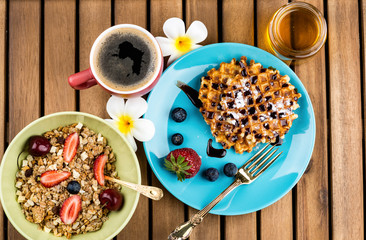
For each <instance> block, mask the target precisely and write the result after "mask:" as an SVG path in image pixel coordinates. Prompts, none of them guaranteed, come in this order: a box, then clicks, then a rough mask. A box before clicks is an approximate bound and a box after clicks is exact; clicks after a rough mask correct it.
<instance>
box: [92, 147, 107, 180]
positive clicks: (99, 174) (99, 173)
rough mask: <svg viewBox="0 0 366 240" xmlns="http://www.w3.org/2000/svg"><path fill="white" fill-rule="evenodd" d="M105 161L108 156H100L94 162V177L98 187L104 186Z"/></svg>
mask: <svg viewBox="0 0 366 240" xmlns="http://www.w3.org/2000/svg"><path fill="white" fill-rule="evenodd" d="M107 160H108V156H107V155H105V154H102V155H100V156H99V157H98V158H97V159H96V160H95V161H94V177H95V179H97V181H98V183H99V185H100V186H104V165H105V163H106V162H107Z"/></svg>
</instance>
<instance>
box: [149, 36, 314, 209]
mask: <svg viewBox="0 0 366 240" xmlns="http://www.w3.org/2000/svg"><path fill="white" fill-rule="evenodd" d="M226 46H227V47H230V46H238V47H245V48H249V49H250V50H254V51H259V52H262V53H263V54H269V55H271V56H272V57H274V58H275V59H276V62H275V65H276V66H278V65H281V67H284V68H287V69H288V70H289V71H290V72H291V73H292V74H293V75H294V76H295V78H297V80H298V81H297V83H298V84H300V85H301V87H302V88H303V89H304V90H305V96H304V97H305V98H306V99H307V102H308V103H309V104H308V106H309V110H310V112H311V113H312V114H311V117H310V122H311V123H310V124H309V125H310V126H313V128H312V129H311V130H312V133H313V134H312V135H313V137H312V139H311V149H310V150H311V151H308V154H307V156H306V164H305V165H304V168H303V169H301V171H298V173H299V174H298V176H297V178H296V179H295V180H294V181H293V182H292V183H291V184H290V185H289V187H287V189H286V191H284V193H283V194H282V195H281V194H280V195H279V196H278V197H276V198H272V199H271V201H268V202H267V204H264V205H262V206H261V207H260V208H258V209H255V210H250V211H242V212H229V213H226V211H227V210H225V211H224V214H223V212H216V211H215V209H214V208H213V209H212V210H211V211H210V212H209V213H210V214H214V215H219V216H236V215H243V214H248V213H253V212H256V211H259V210H262V209H264V208H266V207H268V206H270V205H272V204H274V203H275V202H277V201H278V200H280V199H281V198H283V197H284V196H285V195H287V194H288V193H289V192H290V191H291V190H292V189H293V188H294V186H295V185H296V184H297V183H298V182H299V180H300V179H301V177H302V176H303V175H304V172H305V170H306V169H307V167H308V165H309V162H310V160H311V156H312V154H313V151H314V146H315V138H316V121H315V113H314V108H313V104H312V102H311V99H310V96H309V93H308V91H307V90H306V88H305V86H304V84H303V83H302V81H301V80H300V78H299V77H298V76H297V74H296V73H295V72H294V71H293V70H292V69H291V68H290V67H289V66H288V65H287V64H285V63H284V62H283V61H282V60H280V59H279V58H277V57H276V56H274V55H273V54H271V53H269V52H267V51H265V50H263V49H260V48H258V47H255V46H251V45H248V44H244V43H236V42H221V43H213V44H209V45H205V46H202V47H199V48H197V49H194V50H192V51H190V52H188V53H187V54H185V55H183V56H181V57H180V58H178V59H177V60H176V61H174V62H173V63H172V64H171V65H170V66H168V67H167V68H166V69H165V70H164V72H163V74H162V75H161V77H160V78H162V77H163V76H164V74H166V72H168V70H170V69H171V68H174V67H175V66H176V65H177V64H179V63H180V62H181V61H182V60H184V59H185V58H187V57H189V56H190V55H193V54H195V53H196V52H200V51H203V50H206V49H209V48H216V47H219V48H222V47H226ZM218 64H220V63H219V62H218ZM159 81H160V80H159ZM158 83H159V82H158ZM157 85H158V84H157ZM153 91H155V88H154V89H153V90H152V91H151V93H152V92H153ZM151 93H150V94H149V96H148V97H147V103H149V101H150V99H151V96H152V94H151ZM145 116H146V115H145V114H144V116H143V117H144V118H145ZM147 144H148V142H143V147H144V151H145V155H146V158H147V160H148V163H149V165H150V167H151V169H152V170H153V172H154V175H155V176H156V178H157V179H158V180H159V182H160V183H161V184H162V185H163V186H164V188H165V189H166V190H167V191H168V192H169V193H170V194H172V195H173V196H174V197H175V198H176V199H177V200H179V201H180V202H182V203H184V204H186V205H188V206H190V207H192V208H194V209H196V210H200V209H198V208H196V207H195V206H192V204H190V203H188V202H187V201H183V200H181V199H179V198H178V197H177V196H176V194H175V193H173V192H171V191H170V190H169V189H168V188H167V186H166V184H165V182H164V181H162V180H161V176H160V175H159V174H157V170H156V168H155V166H154V165H153V164H152V160H151V159H150V156H149V154H148V153H149V152H150V151H148V149H147ZM218 194H220V193H218ZM212 200H213V199H212Z"/></svg>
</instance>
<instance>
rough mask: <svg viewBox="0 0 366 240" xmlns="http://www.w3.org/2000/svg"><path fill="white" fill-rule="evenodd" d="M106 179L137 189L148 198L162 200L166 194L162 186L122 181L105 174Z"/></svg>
mask: <svg viewBox="0 0 366 240" xmlns="http://www.w3.org/2000/svg"><path fill="white" fill-rule="evenodd" d="M105 179H106V180H108V181H112V182H115V183H118V184H121V185H122V186H125V187H128V188H130V189H132V190H135V191H137V192H139V193H141V194H142V195H144V196H146V197H148V198H151V199H153V200H160V199H161V198H162V197H163V195H164V194H163V190H161V189H160V188H157V187H152V186H145V185H140V184H135V183H130V182H125V181H122V180H119V179H116V178H112V177H108V176H105Z"/></svg>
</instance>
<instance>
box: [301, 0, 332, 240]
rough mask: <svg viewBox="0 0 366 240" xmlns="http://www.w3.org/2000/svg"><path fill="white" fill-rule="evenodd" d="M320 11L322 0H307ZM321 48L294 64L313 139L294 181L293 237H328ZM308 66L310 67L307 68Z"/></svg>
mask: <svg viewBox="0 0 366 240" xmlns="http://www.w3.org/2000/svg"><path fill="white" fill-rule="evenodd" d="M306 2H308V3H310V4H313V5H314V6H315V7H317V8H318V9H319V10H320V11H322V12H323V9H324V8H323V1H322V0H307V1H306ZM325 65H326V62H325V49H324V47H323V49H321V50H320V52H319V53H317V54H316V55H315V56H314V57H312V58H311V59H309V60H307V61H304V62H299V64H297V65H295V72H296V74H297V75H298V77H299V78H300V79H301V81H302V83H303V84H304V85H305V87H306V90H307V91H308V93H309V95H310V98H311V101H312V103H313V108H314V113H315V122H316V125H317V128H316V139H315V146H314V150H313V155H312V158H311V160H310V161H311V162H310V164H309V166H308V169H307V171H306V172H305V174H304V175H303V177H302V178H301V179H300V181H299V183H298V184H297V203H296V204H297V205H296V239H299V240H301V239H328V238H329V206H328V205H329V204H328V192H329V191H328V135H327V132H328V131H327V91H326V89H327V87H326V68H325ZM309 69H311V71H309Z"/></svg>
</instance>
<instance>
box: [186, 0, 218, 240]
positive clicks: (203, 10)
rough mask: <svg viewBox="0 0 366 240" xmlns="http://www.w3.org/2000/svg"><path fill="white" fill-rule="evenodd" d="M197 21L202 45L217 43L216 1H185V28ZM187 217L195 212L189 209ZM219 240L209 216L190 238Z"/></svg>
mask: <svg viewBox="0 0 366 240" xmlns="http://www.w3.org/2000/svg"><path fill="white" fill-rule="evenodd" d="M195 20H199V21H201V22H203V23H204V24H205V25H206V27H207V30H208V36H207V39H206V40H205V41H203V42H202V43H200V44H202V45H207V44H210V43H217V42H218V12H217V1H216V0H201V1H200V0H187V1H186V26H187V27H189V25H190V24H191V23H192V22H193V21H195ZM188 212H189V214H188V215H189V217H190V216H193V215H194V214H195V213H196V212H197V210H195V209H193V208H189V211H188ZM219 238H220V216H217V215H211V214H209V215H208V216H207V217H206V218H205V220H204V221H203V222H202V223H201V224H200V226H199V227H198V228H196V229H195V230H194V231H193V233H192V235H191V238H190V239H192V240H195V239H219Z"/></svg>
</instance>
